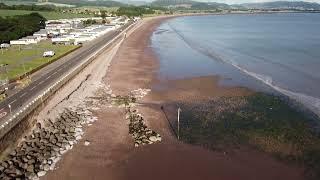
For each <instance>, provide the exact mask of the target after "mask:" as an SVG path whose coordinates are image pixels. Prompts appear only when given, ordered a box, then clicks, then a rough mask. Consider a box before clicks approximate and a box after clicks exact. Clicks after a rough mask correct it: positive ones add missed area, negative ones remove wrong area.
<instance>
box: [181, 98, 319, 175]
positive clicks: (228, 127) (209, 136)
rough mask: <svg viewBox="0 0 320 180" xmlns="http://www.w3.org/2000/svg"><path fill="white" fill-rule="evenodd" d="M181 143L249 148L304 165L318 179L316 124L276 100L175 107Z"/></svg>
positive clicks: (235, 100) (220, 148)
mask: <svg viewBox="0 0 320 180" xmlns="http://www.w3.org/2000/svg"><path fill="white" fill-rule="evenodd" d="M179 106H180V107H181V108H182V109H183V111H182V113H181V119H180V122H181V123H180V139H181V140H182V141H184V142H186V143H191V144H196V145H201V146H204V147H207V148H209V149H212V150H218V151H228V150H230V149H233V148H239V147H241V146H250V147H254V148H256V149H259V150H261V151H263V152H267V153H270V154H273V155H274V156H275V157H277V158H279V159H280V160H282V161H286V162H291V163H295V164H298V165H300V166H303V167H304V168H305V175H306V177H307V178H308V179H320V136H319V133H318V132H317V131H316V130H315V129H316V128H315V127H314V126H315V123H312V122H313V121H315V120H314V119H313V118H310V117H309V116H306V115H305V113H302V112H301V111H298V110H296V108H293V107H292V106H290V105H289V104H288V103H287V101H285V100H283V99H282V98H280V97H277V96H273V95H268V94H264V93H255V94H254V95H251V96H244V97H219V98H213V99H210V100H208V101H206V102H195V103H186V102H183V103H179Z"/></svg>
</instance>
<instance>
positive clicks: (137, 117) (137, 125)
mask: <svg viewBox="0 0 320 180" xmlns="http://www.w3.org/2000/svg"><path fill="white" fill-rule="evenodd" d="M126 112H127V115H126V119H127V120H129V133H130V134H131V135H132V137H133V139H134V146H135V147H138V146H140V145H146V144H153V143H156V142H160V141H161V136H160V134H158V133H156V132H154V131H153V130H151V129H150V128H148V127H147V126H146V124H145V121H144V119H143V117H142V115H141V114H139V113H138V111H137V110H136V109H133V110H132V109H131V108H127V111H126Z"/></svg>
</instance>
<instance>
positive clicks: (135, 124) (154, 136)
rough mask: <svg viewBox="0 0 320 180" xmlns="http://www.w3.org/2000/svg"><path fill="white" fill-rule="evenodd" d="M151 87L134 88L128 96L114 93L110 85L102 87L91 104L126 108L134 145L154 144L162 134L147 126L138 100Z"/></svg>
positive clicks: (97, 106)
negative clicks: (139, 111)
mask: <svg viewBox="0 0 320 180" xmlns="http://www.w3.org/2000/svg"><path fill="white" fill-rule="evenodd" d="M149 91H150V90H149V89H137V90H133V91H131V92H130V93H129V95H127V96H119V95H118V96H117V95H115V94H112V90H111V89H110V87H109V86H106V87H102V88H101V89H100V90H99V91H97V93H96V97H94V98H92V99H94V101H91V102H90V104H91V105H93V106H95V107H96V108H98V109H99V108H101V107H102V106H103V105H108V107H110V106H116V107H119V108H124V109H125V112H126V120H127V121H128V124H129V133H130V134H131V135H132V138H133V139H134V146H135V147H138V146H141V145H147V144H153V143H157V142H160V141H161V140H162V139H161V135H160V134H158V133H156V132H155V131H153V130H151V129H150V128H148V127H147V125H146V123H145V120H144V117H143V116H142V115H141V114H139V113H138V109H137V108H136V107H137V106H138V103H137V100H139V99H141V98H143V97H144V96H145V95H147V94H148V92H149Z"/></svg>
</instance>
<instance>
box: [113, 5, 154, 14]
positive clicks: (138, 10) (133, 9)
mask: <svg viewBox="0 0 320 180" xmlns="http://www.w3.org/2000/svg"><path fill="white" fill-rule="evenodd" d="M154 13H155V11H154V9H152V8H149V7H142V6H140V7H138V6H123V7H120V8H119V9H118V10H117V12H116V14H117V15H118V16H128V17H134V16H142V15H143V14H154Z"/></svg>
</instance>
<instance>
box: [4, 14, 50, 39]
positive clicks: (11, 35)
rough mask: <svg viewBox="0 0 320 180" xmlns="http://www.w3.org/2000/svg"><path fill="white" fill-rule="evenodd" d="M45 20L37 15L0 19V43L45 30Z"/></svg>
mask: <svg viewBox="0 0 320 180" xmlns="http://www.w3.org/2000/svg"><path fill="white" fill-rule="evenodd" d="M45 21H46V19H45V18H44V17H43V16H41V15H40V14H38V13H31V14H26V15H17V16H10V17H6V18H3V17H0V43H8V42H9V41H10V40H14V39H19V38H21V37H24V36H29V35H32V34H33V33H34V32H36V31H39V30H40V29H42V28H45Z"/></svg>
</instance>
